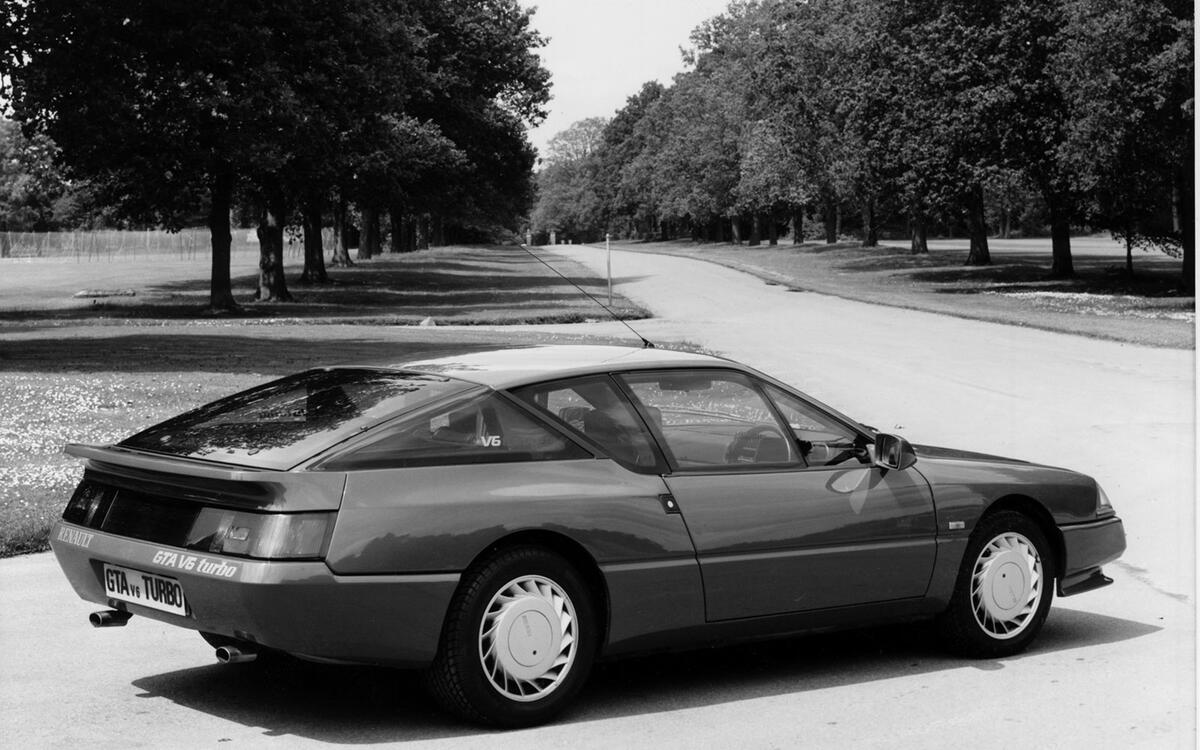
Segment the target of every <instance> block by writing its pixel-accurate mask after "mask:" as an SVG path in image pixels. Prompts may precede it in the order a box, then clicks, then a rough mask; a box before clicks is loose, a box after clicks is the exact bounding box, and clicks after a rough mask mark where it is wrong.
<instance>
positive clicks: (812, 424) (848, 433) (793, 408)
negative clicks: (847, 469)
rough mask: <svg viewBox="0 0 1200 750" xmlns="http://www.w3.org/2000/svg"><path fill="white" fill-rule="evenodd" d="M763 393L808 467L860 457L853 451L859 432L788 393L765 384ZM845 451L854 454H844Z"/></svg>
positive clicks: (832, 463)
mask: <svg viewBox="0 0 1200 750" xmlns="http://www.w3.org/2000/svg"><path fill="white" fill-rule="evenodd" d="M766 390H767V395H768V396H770V398H771V400H772V401H774V402H775V406H777V407H779V413H780V414H782V415H783V418H784V419H785V420H787V423H788V428H789V429H790V430H791V431H792V435H793V436H794V437H795V438H796V442H797V444H798V445H799V446H800V453H801V455H803V457H804V461H805V463H807V464H808V465H809V466H831V465H836V464H839V463H841V462H842V461H845V460H848V459H849V458H853V457H858V456H859V455H860V453H857V452H854V450H855V447H856V446H855V441H856V440H857V439H858V433H856V432H854V431H853V430H851V429H850V428H849V427H846V426H845V425H844V424H842V423H841V422H838V421H836V420H834V419H833V418H832V417H829V416H827V415H826V414H824V413H822V412H820V411H818V410H817V409H816V408H815V407H813V406H812V405H810V404H808V403H806V402H805V401H803V400H801V399H799V398H797V397H795V396H793V395H792V394H790V393H788V392H787V391H784V390H782V389H780V388H776V387H775V386H773V385H767V386H766ZM848 451H850V452H852V453H853V455H847V452H848Z"/></svg>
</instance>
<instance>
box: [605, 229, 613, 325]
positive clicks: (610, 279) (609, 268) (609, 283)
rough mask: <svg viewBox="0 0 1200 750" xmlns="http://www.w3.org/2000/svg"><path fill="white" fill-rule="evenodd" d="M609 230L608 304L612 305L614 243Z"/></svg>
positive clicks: (607, 248)
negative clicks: (611, 240)
mask: <svg viewBox="0 0 1200 750" xmlns="http://www.w3.org/2000/svg"><path fill="white" fill-rule="evenodd" d="M611 237H612V235H610V234H609V233H608V232H605V233H604V252H605V253H607V255H608V306H609V307H612V243H611V242H610V238H611Z"/></svg>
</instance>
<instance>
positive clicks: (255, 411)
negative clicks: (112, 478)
mask: <svg viewBox="0 0 1200 750" xmlns="http://www.w3.org/2000/svg"><path fill="white" fill-rule="evenodd" d="M478 387H479V386H476V385H473V384H471V383H465V382H463V381H461V380H453V379H451V378H445V377H440V376H437V375H423V374H418V373H406V372H396V371H392V370H371V369H348V368H347V369H331V370H309V371H307V372H302V373H299V374H297V375H291V376H288V377H286V378H282V379H280V380H275V381H272V382H270V383H266V384H265V385H260V386H258V387H257V388H251V389H250V390H248V391H242V392H241V393H237V394H234V395H233V396H229V397H227V398H223V399H221V400H219V401H214V402H213V403H211V404H207V405H205V406H201V407H200V408H198V409H194V410H193V411H190V412H187V413H185V414H182V415H180V416H178V417H175V418H173V419H169V420H167V421H166V422H162V423H161V424H157V425H155V426H153V427H151V428H149V429H147V430H144V431H142V432H139V433H138V434H136V435H134V436H133V437H131V438H128V439H126V440H125V441H123V442H122V443H121V446H123V447H125V448H134V449H137V450H145V451H153V452H155V453H167V454H170V455H175V456H186V457H188V458H203V459H207V460H210V461H221V462H225V463H235V464H244V465H250V466H257V467H262V468H267V469H289V468H291V467H293V466H295V465H296V464H298V463H300V462H302V461H304V460H305V459H308V458H310V457H312V456H314V455H316V454H317V453H320V452H321V451H323V450H325V449H327V448H329V447H331V446H333V445H336V444H337V443H339V442H341V441H343V440H345V439H346V438H348V437H350V436H352V435H355V434H357V433H358V432H359V431H361V430H363V429H366V428H367V427H369V426H371V425H373V424H375V423H377V422H379V421H381V420H383V419H385V418H387V417H391V416H394V415H396V414H400V413H402V412H405V411H408V410H409V409H411V408H413V407H416V406H419V405H421V404H425V403H429V402H431V401H434V400H435V399H438V398H441V397H442V396H449V395H451V394H454V393H459V392H462V391H466V390H468V389H472V388H478Z"/></svg>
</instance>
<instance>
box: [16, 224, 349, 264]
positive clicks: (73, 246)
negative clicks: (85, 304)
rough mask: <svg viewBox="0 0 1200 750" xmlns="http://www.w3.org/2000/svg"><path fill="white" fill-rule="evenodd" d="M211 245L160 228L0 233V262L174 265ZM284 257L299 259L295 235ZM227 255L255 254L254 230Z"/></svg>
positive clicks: (329, 239) (242, 233) (202, 236)
mask: <svg viewBox="0 0 1200 750" xmlns="http://www.w3.org/2000/svg"><path fill="white" fill-rule="evenodd" d="M322 239H323V241H324V244H325V249H326V251H328V250H329V249H331V248H332V247H333V232H332V231H331V230H325V232H324V233H323V237H322ZM211 249H212V244H211V240H210V238H209V233H208V230H207V229H184V230H183V231H180V232H165V231H163V230H161V229H147V230H120V229H99V230H94V231H87V232H82V231H81V232H0V258H74V259H75V260H79V261H85V260H87V261H103V260H121V259H125V258H134V257H139V256H144V255H166V256H171V257H175V258H177V259H179V260H203V259H205V258H207V257H208V256H209V253H210V252H211ZM283 250H284V255H286V256H289V257H303V256H304V246H303V244H302V243H301V241H300V238H299V237H297V236H292V235H290V234H286V235H284V245H283ZM230 252H231V253H232V254H234V255H238V254H241V253H253V254H255V255H257V254H258V239H257V237H256V236H255V233H254V230H253V229H234V230H233V243H232V245H231V246H230Z"/></svg>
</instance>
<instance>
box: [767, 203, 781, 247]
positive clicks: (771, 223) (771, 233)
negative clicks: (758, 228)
mask: <svg viewBox="0 0 1200 750" xmlns="http://www.w3.org/2000/svg"><path fill="white" fill-rule="evenodd" d="M767 244H768V245H778V244H779V222H777V221H775V212H774V211H772V212H770V213H768V214H767Z"/></svg>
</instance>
